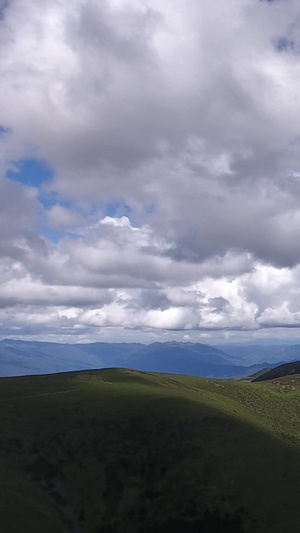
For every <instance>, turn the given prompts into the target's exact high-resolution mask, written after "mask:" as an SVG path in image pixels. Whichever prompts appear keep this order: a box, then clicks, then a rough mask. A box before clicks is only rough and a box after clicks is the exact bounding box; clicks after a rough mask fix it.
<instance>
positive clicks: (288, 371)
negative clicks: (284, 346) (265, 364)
mask: <svg viewBox="0 0 300 533" xmlns="http://www.w3.org/2000/svg"><path fill="white" fill-rule="evenodd" d="M296 374H300V361H293V362H292V363H284V364H283V365H279V366H276V367H275V368H271V370H270V369H266V372H262V373H258V374H257V375H256V376H255V379H253V381H268V380H270V379H277V378H283V377H285V376H293V375H296Z"/></svg>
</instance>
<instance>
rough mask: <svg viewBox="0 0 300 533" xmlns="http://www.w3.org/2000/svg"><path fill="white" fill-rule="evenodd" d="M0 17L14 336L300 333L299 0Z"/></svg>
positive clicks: (8, 317)
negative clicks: (290, 329)
mask: <svg viewBox="0 0 300 533" xmlns="http://www.w3.org/2000/svg"><path fill="white" fill-rule="evenodd" d="M0 12H1V15H0V48H1V55H0V75H1V85H2V89H3V90H2V91H1V95H0V124H1V127H0V155H1V161H2V162H1V171H2V176H3V177H2V178H1V180H0V223H1V224H0V269H1V276H2V277H1V282H0V284H1V285H0V306H1V313H2V320H3V332H4V331H5V332H6V333H7V332H9V334H10V335H14V333H13V332H14V331H15V332H16V333H15V334H17V335H19V336H22V335H25V334H26V332H27V333H28V334H29V332H31V333H30V334H32V335H33V336H34V335H36V336H39V335H42V334H45V335H46V334H48V335H54V336H55V335H60V333H59V331H60V328H61V327H63V328H65V329H64V331H65V332H66V336H67V337H68V335H73V334H75V335H77V334H78V335H79V337H80V335H81V334H82V335H83V336H84V338H95V336H97V334H99V335H100V333H101V334H102V333H103V334H106V333H105V332H107V331H111V330H110V329H109V328H114V331H116V332H118V333H116V335H122V328H123V329H124V330H126V331H127V332H128V331H135V332H136V333H135V334H136V335H137V336H138V335H140V336H141V338H142V337H143V338H146V337H147V335H148V336H150V337H151V335H152V334H154V335H156V334H158V333H155V332H157V331H159V332H160V333H159V335H164V334H166V335H167V334H168V331H173V332H174V335H177V333H176V331H180V330H182V331H193V330H195V331H198V332H203V334H204V333H205V332H208V333H209V332H210V331H218V330H220V331H221V330H222V331H224V332H225V331H238V330H241V331H244V332H247V331H254V332H255V331H259V330H261V329H263V328H266V329H268V328H272V327H274V328H275V327H277V326H283V327H287V326H297V324H298V313H299V307H300V299H299V298H300V297H299V292H298V288H297V283H298V279H299V272H298V271H299V266H298V265H299V264H300V252H299V246H298V243H299V238H300V210H299V200H300V186H299V183H300V182H299V164H300V156H299V153H300V152H299V139H300V135H299V133H300V132H299V120H298V110H299V94H300V82H299V80H300V76H299V74H300V70H299V69H300V64H299V57H298V50H299V46H300V26H299V17H298V3H297V2H296V0H287V1H286V2H279V1H278V2H275V1H274V2H253V1H252V0H243V1H241V2H236V1H234V0H229V1H228V2H226V5H225V4H224V2H223V0H217V1H215V2H210V1H209V0H204V1H203V2H201V3H199V2H197V1H196V0H189V1H188V2H183V1H182V0H172V1H171V0H167V1H165V2H164V3H163V4H162V3H161V2H158V0H149V1H147V2H144V3H140V2H138V1H135V0H134V1H132V2H130V4H129V3H128V2H125V1H123V0H105V1H103V2H101V3H99V2H96V0H89V1H87V0H84V1H82V0H75V1H74V2H72V4H64V3H62V2H60V1H59V0H53V1H52V2H50V1H48V0H47V1H45V2H42V3H41V2H38V1H37V0H28V1H27V2H26V3H24V2H22V1H21V0H12V1H11V2H9V3H8V4H7V5H6V6H5V9H1V8H0ZM35 160H37V161H43V162H45V164H46V165H47V168H49V169H51V175H49V179H47V180H46V181H45V180H44V181H43V180H39V179H38V178H39V177H38V176H36V177H35V178H36V179H34V180H31V181H30V179H29V178H30V176H29V177H28V181H27V183H32V184H34V186H33V185H31V186H30V187H29V186H28V185H26V184H25V183H24V182H22V179H21V178H20V179H19V183H17V182H14V181H13V179H12V178H13V176H12V174H11V173H9V170H11V169H13V168H18V167H19V166H20V162H24V161H33V163H32V164H33V166H34V161H35ZM28 168H29V167H28ZM36 168H38V165H36ZM28 172H29V173H30V168H29V170H28ZM5 174H6V177H5ZM112 206H115V207H114V208H113V207H112ZM116 206H117V207H116ZM16 284H18V288H19V290H18V291H14V288H13V287H14V286H15V285H16ZM0 318H1V316H0ZM14 328H15V329H14ZM95 331H97V332H98V333H95ZM43 332H44V333H43ZM47 332H48V333H47ZM78 332H79V333H78ZM80 332H82V333H80ZM120 332H121V333H120ZM153 332H154V333H153ZM3 335H4V333H3ZM89 335H90V337H89ZM124 335H127V333H124ZM191 335H192V333H191ZM79 337H78V338H79ZM150 337H149V338H150ZM80 338H81V337H80Z"/></svg>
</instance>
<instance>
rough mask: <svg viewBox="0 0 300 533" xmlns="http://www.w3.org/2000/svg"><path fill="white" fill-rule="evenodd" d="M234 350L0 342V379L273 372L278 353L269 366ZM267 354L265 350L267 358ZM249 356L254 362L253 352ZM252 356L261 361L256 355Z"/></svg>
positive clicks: (293, 352) (197, 345) (168, 344)
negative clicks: (93, 372)
mask: <svg viewBox="0 0 300 533" xmlns="http://www.w3.org/2000/svg"><path fill="white" fill-rule="evenodd" d="M236 348H237V347H234V349H232V347H231V353H229V352H228V351H225V350H224V349H220V348H216V347H213V346H208V345H206V344H200V343H182V342H165V343H160V342H156V343H153V344H149V345H145V344H139V343H102V342H97V343H91V344H58V343H50V342H27V341H19V340H10V339H6V340H2V341H0V376H2V377H5V376H22V375H33V374H50V373H56V372H66V371H73V370H87V369H99V368H113V367H118V368H132V369H134V370H141V371H150V372H164V373H171V374H186V375H191V376H203V377H212V378H235V377H245V376H248V375H250V374H254V373H256V372H259V371H260V370H261V369H262V368H273V367H275V366H277V365H278V361H277V360H276V359H277V358H278V357H277V355H278V353H276V354H275V355H276V357H274V361H273V360H271V361H272V362H266V360H262V361H260V360H259V362H255V363H250V364H247V361H248V360H249V354H248V355H247V353H248V352H247V350H246V349H245V347H240V348H241V352H242V353H241V356H240V357H239V356H238V354H239V351H238V349H236ZM242 348H244V351H243V349H242ZM267 348H269V347H267ZM275 348H276V347H275ZM280 348H282V347H280ZM286 348H294V350H287V352H282V355H284V356H287V355H288V356H289V357H292V358H294V356H295V355H296V351H297V350H296V349H295V347H292V346H289V347H286ZM298 349H299V357H298V358H300V346H298ZM251 350H252V351H253V350H254V347H251ZM245 352H246V356H245ZM275 352H276V350H275ZM251 353H252V352H251ZM280 353H281V352H280ZM269 354H270V353H269V352H268V350H267V355H269ZM251 357H252V359H253V354H252V355H251ZM257 358H258V359H260V358H261V359H262V357H261V352H259V354H258V357H257ZM295 358H297V357H295ZM288 360H290V359H289V358H288V357H284V358H282V359H281V361H280V362H281V363H283V362H285V361H288ZM253 361H255V359H253Z"/></svg>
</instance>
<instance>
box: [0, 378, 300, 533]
mask: <svg viewBox="0 0 300 533" xmlns="http://www.w3.org/2000/svg"><path fill="white" fill-rule="evenodd" d="M293 379H294V383H293V387H290V388H289V389H285V393H284V394H283V393H282V392H283V391H282V390H281V389H280V388H278V386H277V384H275V383H274V382H272V381H268V382H267V383H242V382H237V381H227V380H222V381H220V380H214V379H207V378H195V377H188V376H178V375H169V374H168V375H163V374H154V373H141V372H137V371H132V370H126V369H123V370H122V369H106V370H100V371H86V372H74V373H65V374H56V375H51V376H48V375H44V376H30V377H17V378H2V379H0V403H1V414H0V428H1V430H0V465H1V473H2V475H1V482H0V503H1V514H0V530H1V531H5V532H8V531H9V532H17V531H22V533H27V532H28V533H29V532H30V533H40V532H43V533H54V532H55V533H68V532H72V533H109V532H110V533H136V532H138V533H162V532H169V531H172V532H175V533H179V532H183V531H184V532H185V531H187V532H195V533H196V532H197V533H212V532H214V533H224V532H225V533H232V532H233V533H242V532H243V533H271V532H272V533H284V532H287V533H293V532H294V531H297V529H298V524H299V522H300V508H299V501H298V500H299V498H298V495H299V485H300V482H299V479H300V377H299V376H295V377H294V378H293Z"/></svg>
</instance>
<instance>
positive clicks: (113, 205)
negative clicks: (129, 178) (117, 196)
mask: <svg viewBox="0 0 300 533" xmlns="http://www.w3.org/2000/svg"><path fill="white" fill-rule="evenodd" d="M131 211H132V209H131V207H130V206H129V205H127V204H124V203H123V202H110V203H108V204H106V205H105V206H104V207H103V213H104V216H106V217H124V216H125V217H129V215H130V214H131Z"/></svg>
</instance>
